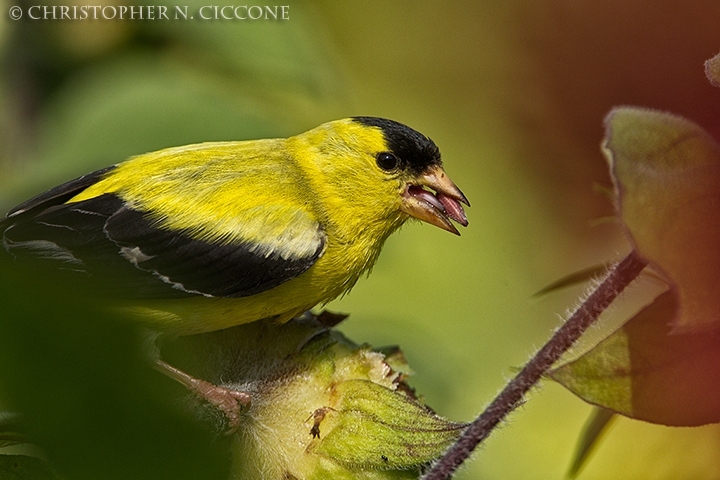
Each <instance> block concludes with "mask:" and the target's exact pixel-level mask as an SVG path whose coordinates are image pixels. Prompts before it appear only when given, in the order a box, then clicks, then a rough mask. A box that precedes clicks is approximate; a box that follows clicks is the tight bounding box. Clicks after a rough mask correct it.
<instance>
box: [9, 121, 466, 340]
mask: <svg viewBox="0 0 720 480" xmlns="http://www.w3.org/2000/svg"><path fill="white" fill-rule="evenodd" d="M461 203H464V204H466V205H468V201H467V199H466V198H465V196H464V195H463V193H462V192H461V191H460V190H459V189H458V187H457V186H455V184H454V183H453V182H452V181H451V180H450V179H449V178H448V176H447V175H446V174H445V172H444V170H443V168H442V162H441V159H440V152H439V150H438V148H437V147H436V146H435V144H434V143H433V142H432V141H431V140H430V139H429V138H427V137H425V136H424V135H422V134H420V133H418V132H417V131H415V130H413V129H411V128H409V127H407V126H405V125H402V124H400V123H397V122H395V121H392V120H386V119H381V118H375V117H354V118H349V119H344V120H337V121H333V122H329V123H326V124H323V125H321V126H319V127H317V128H315V129H313V130H310V131H308V132H306V133H303V134H300V135H297V136H294V137H290V138H287V139H267V140H253V141H243V142H217V143H201V144H197V145H187V146H183V147H176V148H168V149H165V150H160V151H157V152H152V153H147V154H145V155H140V156H137V157H132V158H130V159H128V160H127V161H125V162H122V163H119V164H117V165H113V166H110V167H107V168H104V169H102V170H98V171H96V172H93V173H90V174H88V175H84V176H82V177H80V178H77V179H75V180H71V181H70V182H67V183H65V184H62V185H60V186H57V187H55V188H53V189H51V190H49V191H47V192H45V193H43V194H40V195H38V196H36V197H35V198H32V199H30V200H28V201H26V202H24V203H22V204H20V205H18V206H17V207H15V208H13V209H12V210H11V211H10V212H9V213H8V214H7V218H6V219H4V220H3V221H2V222H0V232H2V247H3V249H4V250H5V251H6V252H8V253H9V254H10V255H12V256H13V257H15V260H16V261H22V260H23V259H33V260H34V261H36V263H37V262H39V263H40V264H43V265H49V266H53V267H57V268H61V269H65V270H68V271H69V272H68V274H77V273H78V272H81V274H87V275H89V276H91V278H92V281H93V283H94V284H98V285H101V286H102V287H103V288H104V289H106V290H110V291H112V293H113V295H114V296H116V297H117V298H120V299H125V300H126V302H125V303H124V304H123V305H130V306H128V307H126V308H129V309H130V310H131V311H132V312H133V313H135V314H137V315H139V316H140V317H141V318H142V319H144V320H145V321H147V322H149V323H150V324H151V325H152V327H153V328H156V329H157V330H160V331H168V332H173V333H177V334H182V335H185V334H195V333H201V332H208V331H213V330H219V329H223V328H227V327H230V326H234V325H239V324H243V323H247V322H252V321H255V320H259V319H266V318H273V319H275V320H276V321H278V322H284V321H287V320H289V319H291V318H293V317H295V316H297V315H299V314H301V313H302V312H304V311H306V310H309V309H311V308H312V307H314V306H315V305H317V304H320V303H325V302H328V301H330V300H332V299H334V298H336V297H338V296H339V295H341V294H343V293H345V292H347V291H348V290H350V289H351V288H352V287H353V285H354V284H355V282H356V281H357V280H358V278H359V277H360V276H361V274H363V272H366V271H368V270H369V269H370V267H372V265H373V264H374V263H375V261H376V259H377V258H378V255H379V253H380V250H381V248H382V246H383V243H384V242H385V240H386V239H387V238H388V236H389V235H390V234H391V233H393V232H394V231H395V230H397V229H398V227H400V226H401V225H402V224H403V223H404V222H405V221H406V220H408V218H411V217H414V218H417V219H420V220H422V221H425V222H428V223H430V224H433V225H436V226H438V227H440V228H442V229H445V230H447V231H449V232H452V233H456V234H457V233H458V231H457V229H456V228H455V227H454V226H453V223H452V221H455V222H457V223H459V224H460V225H463V226H466V225H467V223H468V222H467V218H466V216H465V213H464V211H463V208H462V206H461Z"/></svg>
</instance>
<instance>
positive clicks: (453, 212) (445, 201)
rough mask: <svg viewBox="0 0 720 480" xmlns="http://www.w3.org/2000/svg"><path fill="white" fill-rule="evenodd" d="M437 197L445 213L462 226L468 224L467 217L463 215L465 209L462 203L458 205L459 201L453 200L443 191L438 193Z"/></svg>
mask: <svg viewBox="0 0 720 480" xmlns="http://www.w3.org/2000/svg"><path fill="white" fill-rule="evenodd" d="M437 199H438V200H439V201H440V203H442V206H443V207H444V209H445V214H446V215H447V216H448V217H450V218H452V219H453V220H455V221H456V222H458V223H459V224H460V225H462V226H463V227H467V226H468V219H467V216H466V215H465V210H463V208H462V205H460V202H458V201H457V200H455V199H454V198H452V197H448V196H447V195H445V194H444V193H438V194H437Z"/></svg>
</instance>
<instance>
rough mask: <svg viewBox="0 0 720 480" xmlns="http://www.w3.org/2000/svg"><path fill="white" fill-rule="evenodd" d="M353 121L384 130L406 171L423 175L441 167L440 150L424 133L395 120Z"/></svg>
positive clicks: (375, 118)
mask: <svg viewBox="0 0 720 480" xmlns="http://www.w3.org/2000/svg"><path fill="white" fill-rule="evenodd" d="M353 120H354V121H356V122H358V123H360V124H362V125H365V126H368V127H378V128H379V129H380V130H382V132H383V135H384V137H385V141H386V142H387V144H388V146H389V147H390V150H391V151H392V153H394V154H395V155H396V156H397V157H398V158H399V159H400V161H401V162H403V165H404V167H405V169H407V170H410V171H412V172H413V173H421V172H423V171H424V170H425V169H427V167H429V166H432V165H441V164H442V161H441V160H440V150H439V149H438V147H437V145H435V143H434V142H433V141H432V140H430V139H429V138H428V137H426V136H425V135H423V134H422V133H420V132H418V131H416V130H413V129H412V128H410V127H408V126H407V125H403V124H402V123H398V122H396V121H394V120H388V119H386V118H377V117H353Z"/></svg>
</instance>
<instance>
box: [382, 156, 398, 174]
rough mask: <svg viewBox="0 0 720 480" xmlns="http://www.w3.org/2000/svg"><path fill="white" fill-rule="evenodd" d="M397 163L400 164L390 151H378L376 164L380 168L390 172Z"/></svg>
mask: <svg viewBox="0 0 720 480" xmlns="http://www.w3.org/2000/svg"><path fill="white" fill-rule="evenodd" d="M399 164H400V161H399V160H398V158H397V157H396V156H395V155H393V154H392V153H390V152H382V153H378V156H377V165H378V167H380V168H382V169H383V170H385V171H386V172H392V171H393V170H395V169H396V168H397V167H398V165H399Z"/></svg>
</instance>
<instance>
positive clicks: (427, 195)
mask: <svg viewBox="0 0 720 480" xmlns="http://www.w3.org/2000/svg"><path fill="white" fill-rule="evenodd" d="M410 193H411V194H412V196H413V197H417V198H422V199H423V200H425V201H426V202H428V203H429V204H430V205H432V206H434V207H435V208H437V209H438V210H440V211H444V210H445V207H444V206H443V204H442V203H440V202H439V201H438V199H437V198H436V197H435V195H433V194H432V193H431V192H428V191H427V190H425V189H424V188H422V187H416V186H415V185H413V186H411V187H410Z"/></svg>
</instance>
